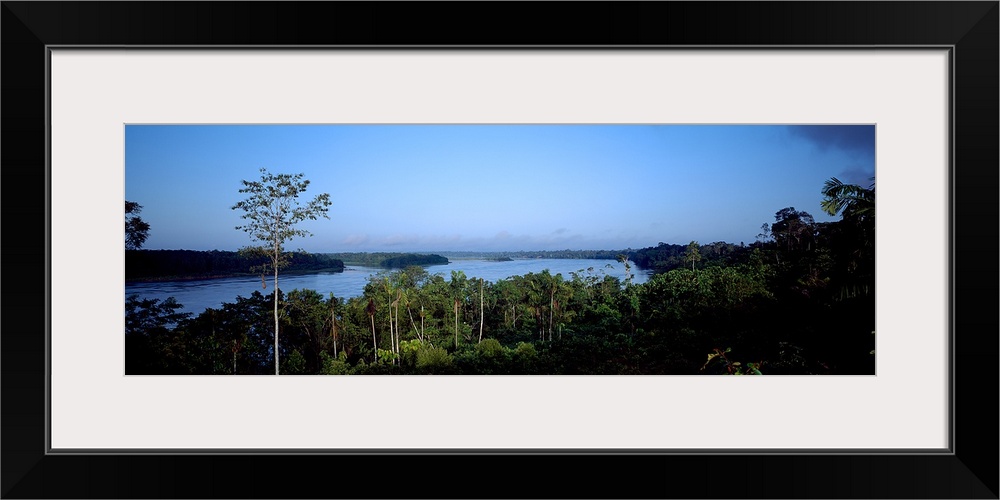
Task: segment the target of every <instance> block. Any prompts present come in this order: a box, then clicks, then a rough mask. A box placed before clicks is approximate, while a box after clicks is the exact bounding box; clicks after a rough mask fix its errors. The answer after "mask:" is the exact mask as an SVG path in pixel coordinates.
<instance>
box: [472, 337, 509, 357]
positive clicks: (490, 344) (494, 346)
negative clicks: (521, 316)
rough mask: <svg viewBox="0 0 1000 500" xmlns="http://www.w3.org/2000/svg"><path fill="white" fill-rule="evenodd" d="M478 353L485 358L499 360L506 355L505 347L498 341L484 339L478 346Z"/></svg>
mask: <svg viewBox="0 0 1000 500" xmlns="http://www.w3.org/2000/svg"><path fill="white" fill-rule="evenodd" d="M476 353H477V354H479V355H480V356H482V357H485V358H497V357H501V356H503V355H504V347H503V346H502V345H500V341H498V340H497V339H483V341H482V342H480V343H478V344H476Z"/></svg>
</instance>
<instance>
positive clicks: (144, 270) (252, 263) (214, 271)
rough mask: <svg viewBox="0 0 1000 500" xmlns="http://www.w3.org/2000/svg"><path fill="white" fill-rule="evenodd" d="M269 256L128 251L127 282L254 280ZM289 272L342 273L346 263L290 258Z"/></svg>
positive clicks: (296, 254)
mask: <svg viewBox="0 0 1000 500" xmlns="http://www.w3.org/2000/svg"><path fill="white" fill-rule="evenodd" d="M267 259H268V258H267V256H266V255H251V254H248V253H247V252H224V251H219V250H212V251H208V252H201V251H195V250H126V251H125V280H126V281H169V280H182V279H203V278H219V277H228V276H253V275H255V274H257V275H259V274H261V273H259V272H256V273H255V272H252V269H253V268H255V267H259V266H262V265H263V264H265V263H266V262H267ZM282 269H284V270H285V271H289V272H293V273H295V272H309V271H343V270H344V263H343V262H342V261H340V260H338V259H334V258H331V257H330V256H328V255H325V254H308V253H302V252H294V253H290V254H288V265H287V267H284V268H282Z"/></svg>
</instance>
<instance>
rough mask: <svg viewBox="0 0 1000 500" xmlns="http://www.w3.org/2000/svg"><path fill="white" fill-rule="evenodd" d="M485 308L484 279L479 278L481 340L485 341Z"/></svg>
mask: <svg viewBox="0 0 1000 500" xmlns="http://www.w3.org/2000/svg"><path fill="white" fill-rule="evenodd" d="M484 311H485V308H484V306H483V279H482V278H479V341H480V342H482V341H483V322H485V321H486V317H485V314H486V313H485V312H484Z"/></svg>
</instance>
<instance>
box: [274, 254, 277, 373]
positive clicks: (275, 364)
mask: <svg viewBox="0 0 1000 500" xmlns="http://www.w3.org/2000/svg"><path fill="white" fill-rule="evenodd" d="M274 374H275V375H278V245H277V244H275V246H274Z"/></svg>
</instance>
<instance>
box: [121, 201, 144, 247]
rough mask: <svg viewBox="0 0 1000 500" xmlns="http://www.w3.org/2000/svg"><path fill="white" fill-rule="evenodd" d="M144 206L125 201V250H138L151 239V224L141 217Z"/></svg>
mask: <svg viewBox="0 0 1000 500" xmlns="http://www.w3.org/2000/svg"><path fill="white" fill-rule="evenodd" d="M139 212H142V205H140V204H138V203H136V202H134V201H128V200H125V250H138V249H140V248H142V245H143V244H144V243H145V242H146V238H148V237H149V223H148V222H146V221H144V220H142V218H141V217H139Z"/></svg>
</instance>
